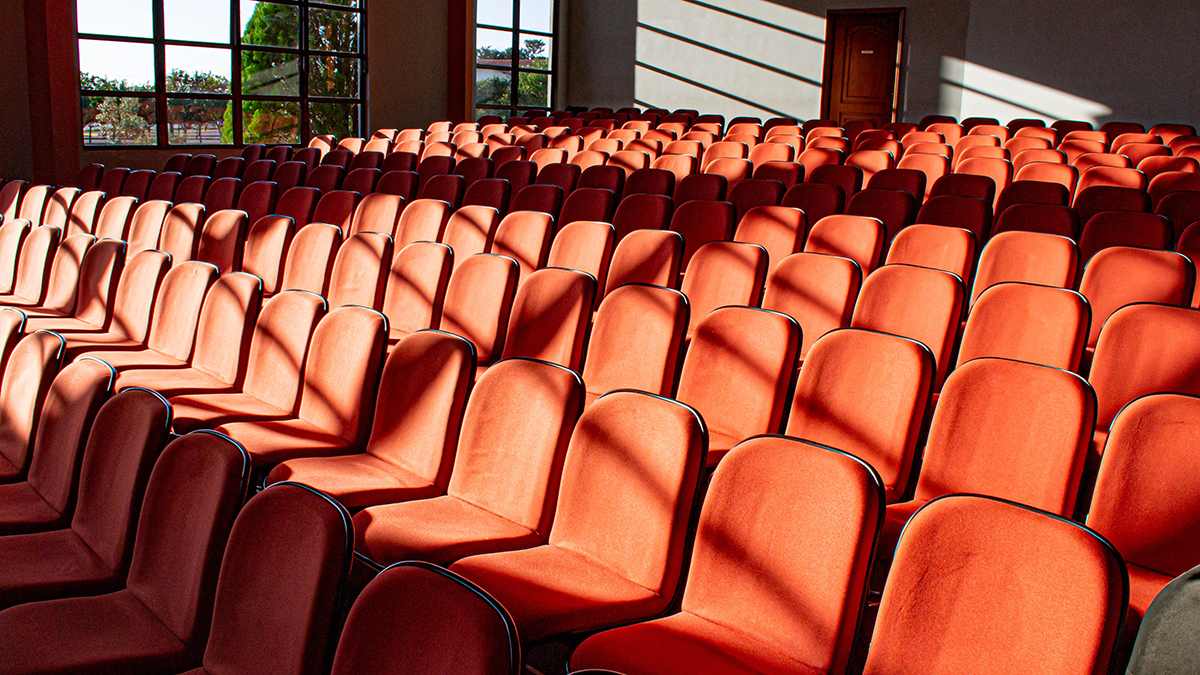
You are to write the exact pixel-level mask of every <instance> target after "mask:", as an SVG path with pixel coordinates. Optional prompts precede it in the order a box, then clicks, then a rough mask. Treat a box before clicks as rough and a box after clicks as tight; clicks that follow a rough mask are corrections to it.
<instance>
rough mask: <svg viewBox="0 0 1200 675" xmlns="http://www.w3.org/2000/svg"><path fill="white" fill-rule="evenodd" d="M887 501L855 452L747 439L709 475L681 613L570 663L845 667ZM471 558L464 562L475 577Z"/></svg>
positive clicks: (604, 642) (601, 636)
mask: <svg viewBox="0 0 1200 675" xmlns="http://www.w3.org/2000/svg"><path fill="white" fill-rule="evenodd" d="M813 475H820V476H822V477H823V479H822V480H821V481H813V480H811V476H813ZM882 503H883V489H882V486H881V485H880V483H879V477H878V475H877V474H876V473H875V472H874V471H872V470H871V468H870V467H868V466H867V465H866V464H865V463H864V462H863V461H862V460H860V459H856V458H855V457H853V456H851V455H849V454H845V453H842V452H839V451H834V450H830V449H828V448H824V447H820V446H816V445H812V444H809V443H805V442H802V441H798V440H795V439H790V438H782V437H763V438H755V439H751V440H749V441H746V442H745V443H742V444H741V445H739V446H738V447H737V448H735V449H734V450H733V451H732V452H730V453H729V455H728V456H727V457H726V458H725V459H724V460H723V461H722V462H721V464H720V466H718V467H717V469H716V472H715V473H714V474H713V479H712V484H711V486H710V487H709V491H708V495H707V497H706V498H705V500H704V505H703V508H702V510H701V514H700V522H699V528H698V531H697V533H696V544H695V551H694V553H693V554H692V560H691V567H690V570H689V572H688V577H687V585H686V588H685V589H684V591H683V598H682V604H681V606H680V608H679V611H677V612H675V613H672V614H670V615H668V616H666V617H664V618H660V619H656V620H654V621H649V622H647V623H637V624H633V625H629V626H624V627H620V628H614V629H611V630H606V631H603V632H601V633H598V634H596V635H593V636H591V637H589V638H588V639H586V640H584V641H583V643H582V644H580V645H579V647H578V648H576V650H575V651H574V653H573V654H572V655H571V667H572V668H573V669H574V668H605V669H608V668H611V669H614V670H620V671H623V672H634V673H666V672H673V671H675V670H676V669H678V668H682V669H684V670H685V671H688V672H702V671H704V670H705V669H708V668H712V667H714V665H715V664H730V667H732V668H735V669H738V670H744V671H745V672H793V671H795V670H796V669H797V667H798V665H797V664H799V663H803V664H805V665H804V666H801V667H802V668H811V669H812V670H813V672H829V673H838V672H843V670H844V669H845V668H846V664H847V663H848V662H849V660H850V658H851V656H850V655H851V651H852V645H853V643H854V636H855V631H856V628H857V624H858V622H859V616H860V613H859V607H860V606H861V604H862V600H863V596H864V592H865V591H864V589H865V577H866V573H867V569H868V567H869V565H870V562H869V561H870V557H871V549H872V546H873V544H874V541H875V538H876V534H877V532H878V528H879V511H880V507H881V505H882ZM660 508H661V507H660ZM744 509H751V510H753V512H754V513H757V514H760V515H759V517H757V518H755V519H753V521H751V520H750V519H746V518H744V517H743V514H744V513H745V511H744ZM831 512H836V513H838V514H839V517H838V518H837V519H836V520H834V519H830V518H828V517H827V516H828V514H829V513H831ZM477 560H478V561H479V562H478V563H476V564H478V565H480V566H482V565H484V564H486V562H487V560H486V559H477ZM472 562H473V561H472V560H467V561H464V562H463V563H462V564H461V565H460V567H462V568H464V570H463V571H464V572H465V573H466V574H468V576H470V575H472V573H474V572H475V568H474V567H472ZM497 562H499V561H497ZM484 570H485V571H486V572H492V570H491V569H489V568H484ZM484 579H486V580H487V581H493V580H494V582H495V583H500V584H503V581H502V579H501V578H499V575H498V574H496V573H495V572H492V573H491V574H488V576H487V577H484V578H481V581H483V580H484ZM485 585H486V582H485ZM514 586H516V584H514ZM506 590H507V589H506ZM797 597H803V598H805V601H804V602H803V603H797V602H795V601H794V599H795V598H797ZM522 604H533V603H522ZM516 615H517V625H518V627H523V625H522V623H521V613H520V611H518V612H516ZM733 664H736V665H733ZM576 672H578V671H576Z"/></svg>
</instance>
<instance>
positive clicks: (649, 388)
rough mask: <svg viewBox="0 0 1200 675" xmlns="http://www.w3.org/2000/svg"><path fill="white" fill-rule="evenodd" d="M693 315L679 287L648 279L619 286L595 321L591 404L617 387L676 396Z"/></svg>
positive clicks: (589, 365) (589, 366)
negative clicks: (690, 313) (651, 283)
mask: <svg viewBox="0 0 1200 675" xmlns="http://www.w3.org/2000/svg"><path fill="white" fill-rule="evenodd" d="M688 314H689V305H688V301H687V297H686V296H684V295H683V294H682V293H680V292H678V291H675V290H671V289H667V288H661V287H655V286H650V285H645V284H628V285H625V286H622V287H620V288H617V289H615V290H613V292H612V293H610V294H609V295H608V297H606V298H605V299H604V301H603V302H602V303H600V309H599V310H598V311H597V312H596V317H595V320H594V322H593V325H592V332H591V338H590V341H589V344H588V359H587V362H586V363H585V364H584V369H583V381H584V383H585V385H586V387H587V400H586V404H587V405H589V406H590V405H591V404H592V403H593V402H594V401H595V400H596V399H597V398H599V397H600V396H601V395H603V394H606V393H608V392H610V391H613V390H616V389H635V390H638V391H644V392H647V393H651V394H656V395H658V396H665V397H671V396H673V395H674V393H675V384H676V379H677V374H678V372H679V366H680V356H681V353H682V348H683V340H684V337H685V335H686V333H687V324H688Z"/></svg>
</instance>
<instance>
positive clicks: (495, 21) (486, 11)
mask: <svg viewBox="0 0 1200 675" xmlns="http://www.w3.org/2000/svg"><path fill="white" fill-rule="evenodd" d="M512 15H513V3H512V0H476V2H475V23H483V24H488V25H489V26H504V27H505V28H512Z"/></svg>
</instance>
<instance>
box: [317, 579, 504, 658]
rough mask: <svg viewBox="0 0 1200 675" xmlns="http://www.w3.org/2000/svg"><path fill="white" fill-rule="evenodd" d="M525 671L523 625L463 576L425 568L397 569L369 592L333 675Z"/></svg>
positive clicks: (349, 623) (353, 611)
mask: <svg viewBox="0 0 1200 675" xmlns="http://www.w3.org/2000/svg"><path fill="white" fill-rule="evenodd" d="M397 608H403V609H402V611H403V616H402V617H401V618H399V619H397V616H396V610H397ZM448 643H453V644H454V648H453V649H447V648H446V646H447V644H448ZM397 669H399V670H397ZM520 670H521V647H520V643H519V642H518V641H517V634H516V626H515V625H514V624H513V621H512V617H510V616H509V614H508V612H507V611H506V610H505V609H504V608H503V607H501V606H500V603H498V602H496V600H495V599H493V598H492V597H491V596H490V595H488V594H487V593H486V592H485V591H484V590H483V589H481V588H479V587H478V586H476V585H475V584H472V583H471V582H469V581H467V580H466V579H463V578H462V577H460V576H458V575H457V574H454V573H452V572H448V571H446V570H444V569H442V568H440V567H437V566H434V565H428V564H422V563H418V562H404V563H398V564H396V565H393V566H391V567H389V568H388V569H386V570H384V571H383V572H381V573H380V574H379V576H377V577H376V578H375V579H373V580H372V581H371V583H369V584H368V585H367V587H366V588H365V589H363V592H362V595H360V596H359V598H358V599H357V600H356V601H355V603H354V606H353V607H351V608H350V614H349V616H347V618H346V627H345V628H344V629H343V631H342V636H341V639H340V640H339V641H338V647H337V655H336V656H335V657H334V661H333V673H334V675H394V674H395V673H397V672H400V673H411V674H412V675H417V674H418V673H449V672H454V673H460V674H461V675H517V674H518V673H519V672H520Z"/></svg>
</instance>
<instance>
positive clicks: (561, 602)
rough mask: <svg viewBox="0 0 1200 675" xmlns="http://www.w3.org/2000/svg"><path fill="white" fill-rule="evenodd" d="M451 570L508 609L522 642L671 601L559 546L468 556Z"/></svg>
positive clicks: (643, 613) (652, 610)
mask: <svg viewBox="0 0 1200 675" xmlns="http://www.w3.org/2000/svg"><path fill="white" fill-rule="evenodd" d="M450 569H451V571H453V572H456V573H458V574H461V575H462V576H464V577H466V578H467V579H469V580H471V581H473V582H475V583H477V584H479V585H480V586H482V587H483V588H484V589H485V590H486V591H487V592H488V593H491V594H492V596H494V597H495V598H496V600H498V601H499V602H500V604H501V605H503V606H504V607H505V608H506V609H508V611H509V612H510V613H511V614H512V617H513V620H514V621H515V622H516V624H517V634H518V635H520V636H521V639H522V640H523V641H536V640H541V639H543V638H546V637H549V636H551V635H557V634H560V633H571V632H576V631H582V630H596V629H600V628H607V627H610V626H614V625H618V624H622V623H628V622H631V621H639V620H643V619H650V618H653V617H654V616H655V615H657V614H659V613H660V612H662V611H664V610H665V609H666V608H667V603H668V602H669V601H670V598H664V597H662V596H659V595H658V594H656V593H654V592H652V591H650V590H649V589H646V588H643V587H641V586H639V585H637V584H635V583H633V582H632V581H629V580H628V579H626V578H624V577H622V576H620V575H619V574H617V573H615V572H612V571H610V570H608V569H605V568H604V567H601V566H600V565H597V564H595V563H593V562H592V561H590V560H588V559H587V558H585V557H583V556H581V555H578V554H576V553H573V552H571V551H569V550H566V549H564V548H562V547H559V546H539V547H537V548H533V549H528V550H525V551H511V552H508V553H495V554H492V555H482V556H476V557H473V558H466V559H465V560H461V561H459V562H457V563H455V564H454V565H453V566H452V567H451V568H450Z"/></svg>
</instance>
